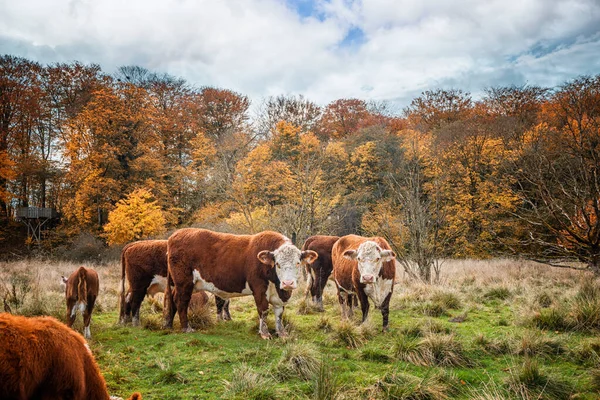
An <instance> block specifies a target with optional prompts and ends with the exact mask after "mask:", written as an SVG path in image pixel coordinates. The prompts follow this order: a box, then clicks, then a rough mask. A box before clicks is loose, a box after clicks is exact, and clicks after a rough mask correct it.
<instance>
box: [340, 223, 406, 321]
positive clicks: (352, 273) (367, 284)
mask: <svg viewBox="0 0 600 400" xmlns="http://www.w3.org/2000/svg"><path fill="white" fill-rule="evenodd" d="M331 253H332V254H331V255H332V259H333V278H334V280H335V283H336V286H337V289H338V298H339V301H340V305H341V307H342V314H343V315H344V316H345V317H352V295H354V294H356V295H357V296H358V301H359V302H360V306H361V310H362V321H363V322H364V321H365V320H366V319H367V316H368V314H369V299H371V300H372V301H373V303H374V305H375V307H377V308H379V309H380V310H381V315H382V316H383V330H387V329H388V318H389V312H390V299H391V297H392V292H393V290H394V279H395V277H396V266H395V257H396V255H395V254H394V252H393V251H392V250H391V249H390V246H389V244H388V242H387V241H386V240H385V239H383V238H381V237H372V238H365V237H361V236H356V235H348V236H343V237H341V238H340V239H339V240H338V241H337V242H335V244H334V245H333V249H332V251H331Z"/></svg>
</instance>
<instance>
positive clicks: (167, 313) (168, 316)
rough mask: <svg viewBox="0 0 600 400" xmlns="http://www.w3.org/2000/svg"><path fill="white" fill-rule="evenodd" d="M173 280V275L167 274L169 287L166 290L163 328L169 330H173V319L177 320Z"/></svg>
mask: <svg viewBox="0 0 600 400" xmlns="http://www.w3.org/2000/svg"><path fill="white" fill-rule="evenodd" d="M172 287H173V279H172V278H171V274H167V287H166V288H165V298H164V302H163V317H164V323H163V327H164V328H167V329H171V328H173V318H175V312H176V309H175V301H174V293H173V292H174V289H172Z"/></svg>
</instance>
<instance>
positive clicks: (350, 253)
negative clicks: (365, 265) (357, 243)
mask: <svg viewBox="0 0 600 400" xmlns="http://www.w3.org/2000/svg"><path fill="white" fill-rule="evenodd" d="M357 253H358V252H357V251H356V250H346V251H345V252H344V254H343V255H344V258H347V259H348V260H356V255H357Z"/></svg>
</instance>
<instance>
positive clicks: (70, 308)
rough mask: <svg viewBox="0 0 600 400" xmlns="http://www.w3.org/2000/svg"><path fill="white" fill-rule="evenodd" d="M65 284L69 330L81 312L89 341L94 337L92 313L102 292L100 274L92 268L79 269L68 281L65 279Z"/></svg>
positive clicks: (85, 334)
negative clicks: (91, 327)
mask: <svg viewBox="0 0 600 400" xmlns="http://www.w3.org/2000/svg"><path fill="white" fill-rule="evenodd" d="M63 282H64V283H65V285H66V289H65V297H66V298H67V325H68V326H69V328H70V327H72V326H73V323H74V322H75V318H76V317H77V311H79V312H80V313H82V314H83V335H84V336H85V337H86V338H88V339H89V338H90V337H92V334H91V332H90V322H91V320H92V311H94V305H95V304H96V297H98V292H99V291H100V283H99V281H98V273H96V271H94V270H93V269H91V268H85V267H79V269H77V270H76V271H75V272H73V273H72V274H71V275H70V276H69V278H68V279H66V280H65V277H63Z"/></svg>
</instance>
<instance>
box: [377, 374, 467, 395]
mask: <svg viewBox="0 0 600 400" xmlns="http://www.w3.org/2000/svg"><path fill="white" fill-rule="evenodd" d="M455 382H456V378H455V377H454V376H453V375H451V374H449V373H447V372H445V371H440V372H435V373H432V374H428V375H426V376H425V377H424V378H421V377H418V376H416V375H412V374H409V373H407V372H392V373H388V374H386V375H384V376H383V377H382V378H381V379H379V380H378V381H377V382H376V383H375V384H374V385H373V386H371V388H370V390H369V396H368V398H370V399H406V400H436V399H441V400H443V399H449V398H451V397H453V395H455V394H457V389H456V388H457V387H458V385H456V384H455Z"/></svg>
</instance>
